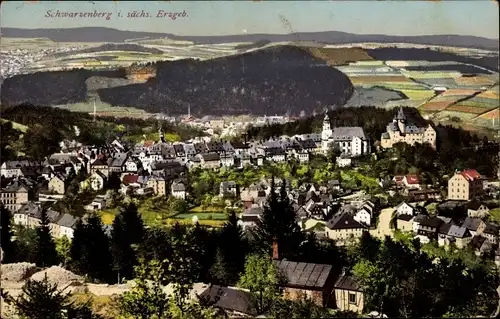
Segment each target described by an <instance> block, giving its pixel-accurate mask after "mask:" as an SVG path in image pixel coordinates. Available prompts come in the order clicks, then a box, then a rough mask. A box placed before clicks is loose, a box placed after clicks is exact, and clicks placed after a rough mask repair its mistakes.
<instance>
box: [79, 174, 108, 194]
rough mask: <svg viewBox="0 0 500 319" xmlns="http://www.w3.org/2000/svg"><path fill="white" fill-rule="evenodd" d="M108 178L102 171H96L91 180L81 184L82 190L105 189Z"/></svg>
mask: <svg viewBox="0 0 500 319" xmlns="http://www.w3.org/2000/svg"><path fill="white" fill-rule="evenodd" d="M107 181H108V178H107V176H106V175H104V174H103V173H101V171H95V172H94V173H92V174H91V175H90V176H89V178H87V179H86V180H84V181H83V182H81V183H80V189H86V188H90V189H91V190H93V191H99V190H101V189H104V186H105V185H106V183H107Z"/></svg>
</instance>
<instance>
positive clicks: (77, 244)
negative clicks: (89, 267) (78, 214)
mask: <svg viewBox="0 0 500 319" xmlns="http://www.w3.org/2000/svg"><path fill="white" fill-rule="evenodd" d="M85 241H86V238H85V224H84V223H83V220H82V219H80V220H78V221H77V222H76V225H75V232H74V233H73V239H72V240H71V248H70V260H71V262H70V268H71V269H72V270H73V271H75V272H81V270H82V269H83V265H84V264H85V260H83V249H84V246H85V244H86V243H85Z"/></svg>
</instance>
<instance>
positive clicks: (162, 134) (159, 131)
mask: <svg viewBox="0 0 500 319" xmlns="http://www.w3.org/2000/svg"><path fill="white" fill-rule="evenodd" d="M158 133H159V134H160V142H161V143H165V134H164V133H163V129H162V128H161V127H160V129H159V130H158Z"/></svg>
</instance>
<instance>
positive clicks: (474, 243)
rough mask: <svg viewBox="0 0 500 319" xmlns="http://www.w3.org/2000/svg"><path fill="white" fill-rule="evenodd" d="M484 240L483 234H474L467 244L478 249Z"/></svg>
mask: <svg viewBox="0 0 500 319" xmlns="http://www.w3.org/2000/svg"><path fill="white" fill-rule="evenodd" d="M485 240H486V238H484V237H483V236H474V237H472V240H471V241H470V244H469V245H470V247H471V248H473V249H480V248H481V246H483V243H484V241H485Z"/></svg>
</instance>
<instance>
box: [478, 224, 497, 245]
mask: <svg viewBox="0 0 500 319" xmlns="http://www.w3.org/2000/svg"><path fill="white" fill-rule="evenodd" d="M499 228H500V227H499V226H498V225H495V224H492V223H486V227H485V228H484V230H483V232H482V234H481V235H482V236H484V237H485V238H486V239H488V240H489V241H490V242H491V243H492V244H494V245H496V244H498V232H499Z"/></svg>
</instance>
